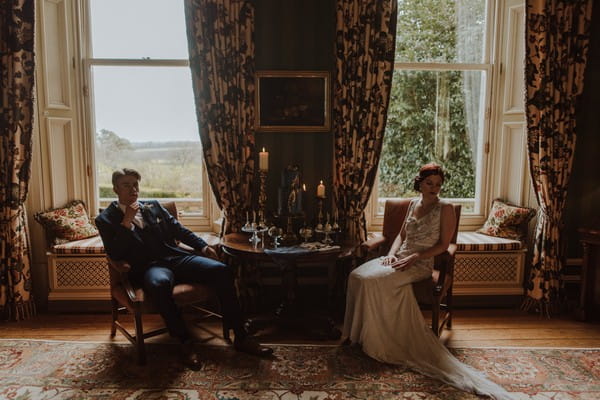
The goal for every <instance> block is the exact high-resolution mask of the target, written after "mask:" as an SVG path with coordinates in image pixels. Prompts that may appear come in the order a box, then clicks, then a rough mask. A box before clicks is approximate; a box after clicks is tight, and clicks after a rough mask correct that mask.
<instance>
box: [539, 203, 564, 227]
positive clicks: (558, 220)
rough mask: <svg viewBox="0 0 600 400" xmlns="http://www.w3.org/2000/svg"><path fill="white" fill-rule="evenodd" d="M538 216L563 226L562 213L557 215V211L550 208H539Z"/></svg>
mask: <svg viewBox="0 0 600 400" xmlns="http://www.w3.org/2000/svg"><path fill="white" fill-rule="evenodd" d="M537 217H538V219H543V220H545V221H548V222H550V223H552V224H554V225H558V226H561V225H562V223H563V221H562V214H561V215H560V216H556V213H550V212H548V210H547V209H546V208H545V207H540V208H538V210H537Z"/></svg>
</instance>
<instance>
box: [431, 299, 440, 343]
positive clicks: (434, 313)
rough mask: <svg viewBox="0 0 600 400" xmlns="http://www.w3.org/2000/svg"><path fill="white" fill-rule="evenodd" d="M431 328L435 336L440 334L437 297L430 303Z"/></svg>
mask: <svg viewBox="0 0 600 400" xmlns="http://www.w3.org/2000/svg"><path fill="white" fill-rule="evenodd" d="M431 330H432V331H433V334H434V335H435V336H437V337H439V336H440V300H439V299H437V298H436V299H435V300H434V301H433V302H432V304H431Z"/></svg>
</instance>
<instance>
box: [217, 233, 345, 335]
mask: <svg viewBox="0 0 600 400" xmlns="http://www.w3.org/2000/svg"><path fill="white" fill-rule="evenodd" d="M249 239H250V236H249V235H248V234H243V233H231V234H228V235H225V236H224V237H223V239H222V240H221V246H222V249H223V251H224V253H225V254H227V255H228V256H230V257H232V258H233V259H235V260H237V261H238V263H239V265H240V267H241V268H245V267H246V266H247V265H248V264H253V265H254V266H255V267H257V268H260V263H266V262H272V263H275V264H276V265H277V266H279V268H280V271H281V278H282V289H283V291H282V292H283V294H282V299H281V304H280V305H279V307H278V308H277V310H276V311H275V312H274V313H273V315H272V316H269V317H267V318H264V317H263V318H250V319H249V320H248V324H247V327H248V330H249V331H250V332H251V333H255V332H257V331H259V330H262V329H264V328H266V327H268V326H270V325H276V326H283V327H285V328H292V329H295V330H298V331H304V332H306V333H308V334H309V335H310V336H311V337H312V338H315V339H329V340H332V339H339V337H340V335H341V332H340V331H339V329H337V328H336V326H335V323H334V321H333V319H332V318H331V316H330V315H329V314H327V315H319V314H315V313H313V312H310V311H309V310H306V309H305V307H304V305H303V304H302V302H300V301H298V298H297V292H298V269H299V268H302V265H303V264H308V263H311V264H322V265H326V266H327V271H328V272H327V278H328V279H327V282H328V299H329V301H328V303H330V304H328V307H327V308H330V307H329V306H331V303H332V301H333V299H334V298H335V293H336V289H339V290H343V287H340V286H344V287H345V280H344V279H343V278H340V275H344V274H343V273H342V274H340V273H339V270H340V269H342V270H345V268H343V265H342V266H340V264H343V263H348V262H351V261H352V260H353V255H354V250H355V247H356V246H355V245H352V244H343V245H341V246H334V247H332V248H331V249H325V250H313V251H309V250H301V249H300V247H298V246H293V247H285V248H282V246H279V247H280V251H277V250H275V248H274V247H273V246H272V245H270V243H267V244H264V242H260V243H258V245H257V246H253V245H252V244H251V243H250V241H249ZM263 244H264V247H263ZM265 250H267V251H266V252H265ZM296 250H297V251H296ZM290 251H291V252H290ZM242 286H243V283H242Z"/></svg>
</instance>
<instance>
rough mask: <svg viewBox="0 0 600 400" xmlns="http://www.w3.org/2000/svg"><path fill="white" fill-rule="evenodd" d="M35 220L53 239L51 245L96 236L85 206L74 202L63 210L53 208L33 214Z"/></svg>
mask: <svg viewBox="0 0 600 400" xmlns="http://www.w3.org/2000/svg"><path fill="white" fill-rule="evenodd" d="M34 217H35V220H36V221H37V222H39V223H40V224H42V225H43V226H44V228H45V229H46V234H47V235H50V236H51V237H53V244H61V243H65V242H71V241H73V240H80V239H85V238H88V237H91V236H96V235H98V229H96V227H95V226H94V225H92V224H91V222H90V219H89V217H88V214H87V211H86V210H85V204H83V201H81V200H75V201H72V202H70V203H69V204H67V205H65V206H64V207H63V208H55V209H52V210H48V211H43V212H39V213H36V214H35V216H34Z"/></svg>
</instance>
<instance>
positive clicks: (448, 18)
mask: <svg viewBox="0 0 600 400" xmlns="http://www.w3.org/2000/svg"><path fill="white" fill-rule="evenodd" d="M485 7H486V1H485V0H398V27H397V29H396V32H397V33H396V61H399V62H442V63H446V62H448V63H482V62H484V59H483V58H484V51H483V50H484V46H485V16H486V12H485Z"/></svg>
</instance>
